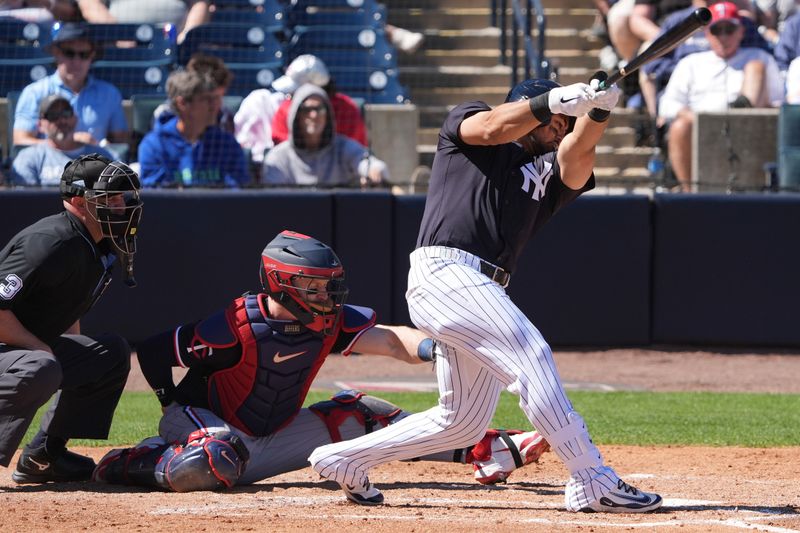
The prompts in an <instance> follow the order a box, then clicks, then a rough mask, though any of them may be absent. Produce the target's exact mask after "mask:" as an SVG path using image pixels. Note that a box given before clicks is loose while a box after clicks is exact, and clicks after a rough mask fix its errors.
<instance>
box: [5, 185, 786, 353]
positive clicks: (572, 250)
mask: <svg viewBox="0 0 800 533" xmlns="http://www.w3.org/2000/svg"><path fill="white" fill-rule="evenodd" d="M143 197H144V201H145V208H144V217H143V220H142V224H141V228H140V235H141V237H140V239H139V252H138V253H137V255H136V261H135V266H136V279H137V281H138V283H139V285H138V287H137V288H135V289H133V290H131V289H127V288H125V287H124V286H123V285H122V283H121V282H120V281H119V280H118V279H115V280H114V282H112V284H111V285H110V286H109V289H108V291H107V293H106V294H105V295H104V296H103V298H102V299H101V301H100V302H99V303H98V305H97V306H96V308H95V309H93V310H92V311H91V312H90V313H89V315H87V317H86V318H85V320H84V322H83V329H84V331H85V332H88V333H98V332H102V331H116V332H119V333H121V334H123V335H125V336H126V337H127V338H128V339H130V340H131V341H133V342H136V341H139V340H142V339H143V338H145V337H146V336H148V335H150V334H154V333H157V332H159V331H161V330H164V329H169V328H171V327H173V326H174V325H177V324H179V323H181V322H187V321H191V320H196V319H199V318H202V317H203V316H204V315H205V314H207V313H209V312H211V311H213V310H215V309H217V308H219V307H221V306H224V305H225V304H226V303H227V302H228V301H229V300H230V299H232V298H234V297H236V296H238V295H240V294H242V293H243V292H245V291H248V290H257V289H258V288H259V281H258V260H259V254H260V252H261V250H262V249H263V247H264V246H265V245H266V243H267V242H268V241H269V240H270V239H271V238H272V237H273V236H274V235H275V234H277V233H278V232H279V231H280V230H282V229H293V230H296V231H300V232H303V233H308V234H311V235H314V236H315V237H317V238H319V239H321V240H323V241H324V242H327V243H330V244H332V245H333V246H334V247H335V248H336V250H337V252H338V254H339V256H340V258H341V259H342V261H343V263H344V264H345V267H346V269H347V276H348V284H349V285H350V288H351V295H350V299H349V301H350V302H351V303H356V304H360V305H367V306H370V307H373V308H374V309H375V310H376V311H377V312H378V316H379V320H380V321H381V322H384V323H401V324H405V323H409V321H408V312H407V309H406V306H405V299H404V292H405V288H406V275H407V270H408V254H409V253H410V252H411V250H412V249H413V247H414V243H415V240H416V235H417V229H418V227H419V222H420V219H421V217H422V211H423V208H424V202H425V198H424V196H418V195H411V196H393V195H391V194H390V193H388V192H384V191H370V192H356V191H342V192H338V191H337V192H308V191H227V190H207V191H198V190H193V191H152V190H147V191H144V193H143ZM60 209H61V206H60V201H59V197H58V194H57V193H56V192H54V191H48V190H3V191H0V243H2V244H3V245H4V244H5V243H6V242H7V241H8V239H9V238H10V237H11V236H12V235H13V234H14V233H15V232H16V231H18V230H19V229H21V228H22V227H24V226H25V225H27V224H30V223H32V222H34V221H35V220H37V219H38V218H40V217H42V216H45V215H47V214H50V213H55V212H58V211H59V210H60ZM798 229H800V195H796V196H795V195H727V196H725V195H656V196H655V198H653V199H651V198H649V197H647V196H639V195H625V196H586V197H583V198H580V199H579V200H578V201H576V202H575V203H574V204H572V205H570V206H568V207H567V208H566V209H565V210H564V211H563V212H562V213H560V214H559V215H558V216H556V217H555V218H554V219H553V220H552V221H551V222H550V223H549V224H548V225H547V226H546V227H545V228H544V229H543V230H542V232H541V233H540V234H539V235H538V236H537V237H536V238H535V239H534V240H533V241H532V242H531V243H530V245H529V246H528V248H527V249H526V251H525V253H524V254H523V257H522V259H521V261H520V264H519V267H518V271H517V272H516V273H515V274H514V275H513V276H512V280H511V285H510V287H509V294H510V295H511V297H512V298H513V300H514V301H515V302H516V304H517V305H519V306H520V308H521V309H522V310H523V311H524V312H525V313H526V314H528V316H529V317H531V319H532V320H533V322H534V323H535V324H536V325H537V326H538V327H539V329H540V330H541V331H542V333H543V334H544V335H545V337H546V338H547V339H548V340H549V341H550V342H551V343H552V344H554V345H561V346H565V345H569V346H582V345H583V346H623V345H648V344H653V343H656V344H707V345H734V346H735V345H742V346H744V345H747V346H800V327H798V323H797V316H798V312H797V309H798V307H800V246H798V244H797V243H798V238H797V233H798ZM117 277H119V276H117Z"/></svg>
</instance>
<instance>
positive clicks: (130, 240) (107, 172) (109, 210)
mask: <svg viewBox="0 0 800 533" xmlns="http://www.w3.org/2000/svg"><path fill="white" fill-rule="evenodd" d="M140 186H141V185H140V183H139V176H137V175H136V172H134V171H133V170H131V168H130V167H129V166H128V165H126V164H125V163H121V162H120V161H111V160H110V159H108V158H107V157H103V156H101V155H100V154H88V155H84V156H81V157H79V158H78V159H75V160H74V161H70V162H69V163H67V165H66V166H65V167H64V172H63V173H62V174H61V197H62V198H65V199H67V198H72V197H75V196H82V197H83V198H84V199H85V200H86V204H87V208H88V211H89V214H90V216H91V217H92V218H93V219H94V220H96V221H97V222H99V223H100V229H101V232H102V234H103V237H105V238H107V239H109V240H110V241H111V242H112V243H113V244H114V247H115V248H117V250H119V251H120V252H121V253H122V254H123V255H125V256H132V255H133V254H134V253H135V252H136V230H137V228H138V226H139V220H140V219H141V217H142V201H141V199H140V198H139V187H140Z"/></svg>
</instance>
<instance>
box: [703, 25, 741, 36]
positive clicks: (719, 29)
mask: <svg viewBox="0 0 800 533" xmlns="http://www.w3.org/2000/svg"><path fill="white" fill-rule="evenodd" d="M738 29H739V25H738V24H729V23H727V22H721V23H717V24H714V25H713V26H711V27H710V28H709V29H708V31H710V32H711V35H713V36H715V37H719V36H720V35H733V34H734V33H736V30H738Z"/></svg>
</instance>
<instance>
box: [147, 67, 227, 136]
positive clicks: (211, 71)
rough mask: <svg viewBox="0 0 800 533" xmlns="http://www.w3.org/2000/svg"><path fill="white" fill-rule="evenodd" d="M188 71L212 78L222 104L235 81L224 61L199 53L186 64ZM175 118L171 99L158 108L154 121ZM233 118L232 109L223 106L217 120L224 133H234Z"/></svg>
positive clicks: (154, 113) (154, 114)
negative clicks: (162, 118) (232, 82)
mask: <svg viewBox="0 0 800 533" xmlns="http://www.w3.org/2000/svg"><path fill="white" fill-rule="evenodd" d="M186 70H193V71H195V72H199V73H201V74H207V75H208V76H209V77H211V80H212V81H213V82H214V85H215V87H216V88H215V89H214V94H216V95H217V96H218V97H219V99H220V102H222V101H223V100H222V98H223V97H224V96H225V93H227V92H228V87H230V85H231V81H233V73H232V72H231V71H230V70H229V69H228V67H226V66H225V62H224V61H223V60H222V59H220V58H218V57H216V56H212V55H208V54H204V53H202V52H197V53H196V54H193V55H192V57H191V58H190V59H189V62H188V63H186ZM173 116H175V110H174V109H173V108H172V102H171V101H170V100H169V99H167V100H166V101H165V102H164V103H163V104H161V105H160V106H158V107H157V108H156V110H155V111H154V112H153V119H154V120H158V119H159V118H160V117H164V118H167V117H173ZM233 116H234V115H233V113H232V112H231V110H230V109H228V108H227V107H225V105H221V106H220V112H219V117H218V118H217V125H218V126H219V127H220V128H221V129H222V130H223V131H226V132H228V133H233V132H234V124H233Z"/></svg>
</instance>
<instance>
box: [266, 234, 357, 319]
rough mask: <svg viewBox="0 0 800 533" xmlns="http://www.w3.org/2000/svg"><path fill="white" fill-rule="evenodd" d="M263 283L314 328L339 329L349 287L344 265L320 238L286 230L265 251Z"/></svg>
mask: <svg viewBox="0 0 800 533" xmlns="http://www.w3.org/2000/svg"><path fill="white" fill-rule="evenodd" d="M259 274H260V277H261V285H262V287H263V288H264V292H266V293H267V294H268V295H269V296H270V297H271V298H274V299H275V300H276V301H277V302H278V303H280V304H281V305H283V306H284V307H286V309H288V310H289V312H291V313H292V314H293V315H294V316H295V317H297V319H298V320H299V321H300V322H301V323H302V324H303V325H304V326H306V327H307V328H308V329H310V330H311V331H313V332H315V333H318V334H321V335H330V334H332V333H333V332H335V331H336V327H337V324H338V321H339V318H340V316H341V313H342V306H343V305H344V302H345V300H346V299H347V293H348V289H347V286H346V285H345V282H344V268H343V267H342V263H341V261H339V258H338V257H336V254H335V253H334V252H333V250H331V248H330V247H328V246H327V245H325V244H323V243H321V242H320V241H318V240H316V239H314V238H312V237H308V236H307V235H302V234H300V233H295V232H293V231H286V230H285V231H282V232H281V233H280V234H278V236H277V237H275V238H274V239H273V240H272V242H270V243H269V244H268V245H267V247H266V248H264V251H263V252H261V265H260V271H259Z"/></svg>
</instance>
